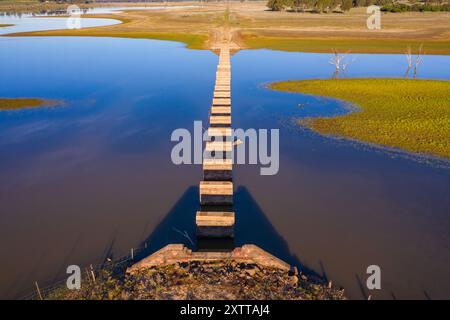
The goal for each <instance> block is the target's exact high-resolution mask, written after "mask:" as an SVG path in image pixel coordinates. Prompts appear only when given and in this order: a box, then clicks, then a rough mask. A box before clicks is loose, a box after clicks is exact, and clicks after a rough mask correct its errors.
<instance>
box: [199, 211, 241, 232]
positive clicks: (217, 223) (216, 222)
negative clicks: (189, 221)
mask: <svg viewBox="0 0 450 320" xmlns="http://www.w3.org/2000/svg"><path fill="white" fill-rule="evenodd" d="M195 223H196V225H197V236H198V237H206V238H232V237H234V212H214V211H213V212H205V211H197V215H196V219H195Z"/></svg>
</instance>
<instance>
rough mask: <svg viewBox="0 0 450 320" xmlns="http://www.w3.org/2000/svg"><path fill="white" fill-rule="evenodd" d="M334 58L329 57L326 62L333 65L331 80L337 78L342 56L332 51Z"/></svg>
mask: <svg viewBox="0 0 450 320" xmlns="http://www.w3.org/2000/svg"><path fill="white" fill-rule="evenodd" d="M333 53H334V56H332V57H331V59H330V61H328V62H329V63H330V64H332V65H334V68H335V70H334V73H333V79H336V78H338V77H339V70H340V69H341V61H342V56H341V55H340V54H339V52H338V51H337V50H336V49H333Z"/></svg>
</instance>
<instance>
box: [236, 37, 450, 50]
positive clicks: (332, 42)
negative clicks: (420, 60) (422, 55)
mask: <svg viewBox="0 0 450 320" xmlns="http://www.w3.org/2000/svg"><path fill="white" fill-rule="evenodd" d="M240 37H241V39H242V41H243V43H244V44H245V47H246V48H248V49H272V50H281V51H292V52H325V53H330V52H331V48H333V49H336V50H338V51H340V52H347V51H351V52H354V53H404V52H405V48H407V47H408V46H411V47H413V48H418V47H420V45H423V47H424V50H425V51H426V54H450V41H423V40H420V41H417V40H398V39H397V40H393V39H351V38H331V39H325V38H323V39H315V38H301V37H285V36H283V35H280V36H264V35H261V34H258V33H254V32H242V33H241V34H240Z"/></svg>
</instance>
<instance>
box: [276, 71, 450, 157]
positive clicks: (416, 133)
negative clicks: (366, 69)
mask: <svg viewBox="0 0 450 320" xmlns="http://www.w3.org/2000/svg"><path fill="white" fill-rule="evenodd" d="M271 88H272V89H275V90H282V91H290V92H300V93H306V94H313V95H320V96H327V97H334V98H338V99H342V100H345V101H348V102H350V103H351V104H354V105H357V106H358V107H359V108H360V109H361V111H360V112H351V113H348V114H346V115H343V116H337V117H332V118H309V119H306V120H303V121H301V124H303V125H306V126H308V127H309V128H311V129H313V130H315V131H318V132H320V133H322V134H325V135H337V136H343V137H348V138H352V139H356V140H360V141H364V142H369V143H374V144H378V145H382V146H387V147H395V148H401V149H404V150H407V151H410V152H415V153H421V154H429V155H434V156H439V157H444V158H450V82H449V81H436V80H408V79H330V80H304V81H286V82H277V83H273V84H271Z"/></svg>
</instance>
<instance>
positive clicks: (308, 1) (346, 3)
mask: <svg viewBox="0 0 450 320" xmlns="http://www.w3.org/2000/svg"><path fill="white" fill-rule="evenodd" d="M410 1H411V0H410ZM370 5H377V6H380V7H381V10H382V11H390V12H402V11H448V8H449V4H448V2H447V3H446V1H442V0H435V1H434V3H433V2H432V1H430V0H425V1H423V2H413V1H411V3H408V4H404V3H398V2H396V1H393V0H268V2H267V7H268V8H269V9H270V10H272V11H282V10H289V11H294V12H304V11H307V12H317V13H320V12H335V11H339V12H342V11H348V10H350V9H351V8H356V7H368V6H370Z"/></svg>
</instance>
